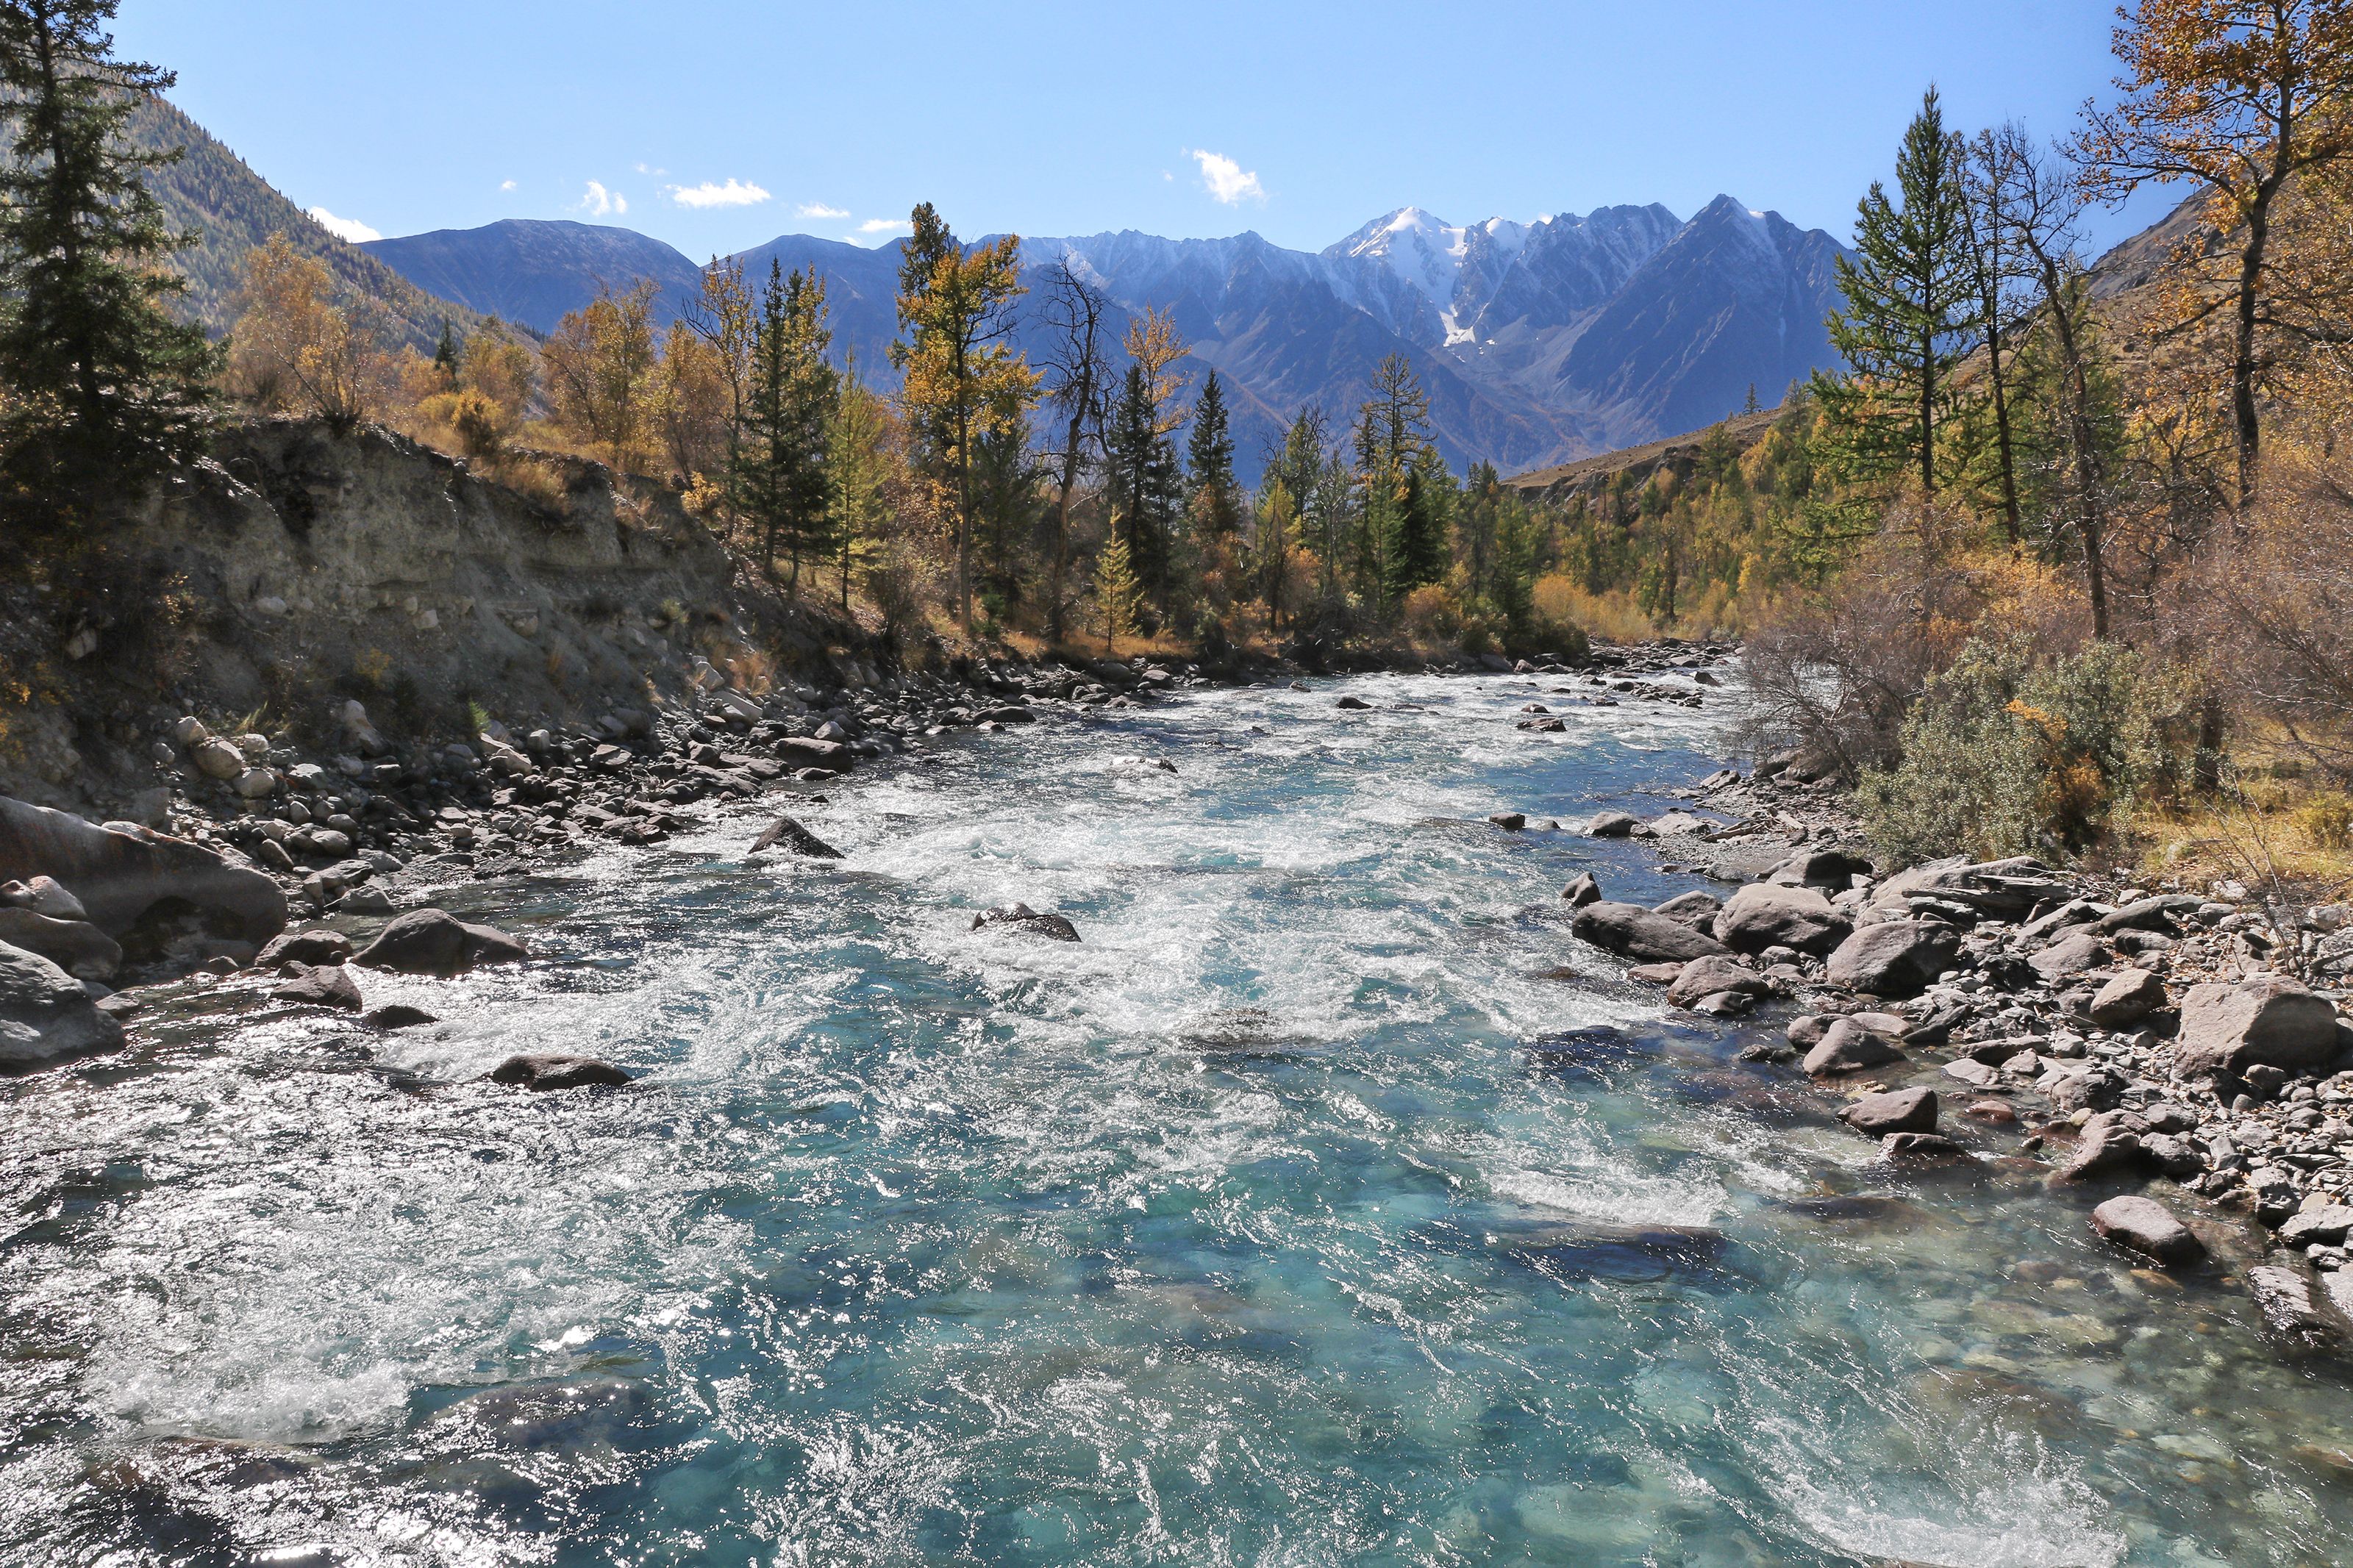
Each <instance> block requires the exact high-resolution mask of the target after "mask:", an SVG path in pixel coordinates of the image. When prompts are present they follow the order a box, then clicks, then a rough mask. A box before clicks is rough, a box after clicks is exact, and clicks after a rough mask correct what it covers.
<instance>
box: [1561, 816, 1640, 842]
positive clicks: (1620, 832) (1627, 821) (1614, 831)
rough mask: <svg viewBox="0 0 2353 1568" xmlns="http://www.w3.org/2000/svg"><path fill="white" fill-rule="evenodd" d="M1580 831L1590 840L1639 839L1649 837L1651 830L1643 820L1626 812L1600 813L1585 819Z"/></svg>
mask: <svg viewBox="0 0 2353 1568" xmlns="http://www.w3.org/2000/svg"><path fill="white" fill-rule="evenodd" d="M1578 831H1579V832H1581V833H1583V834H1584V835H1585V836H1586V837H1588V838H1637V837H1649V836H1650V831H1651V830H1650V829H1649V828H1647V827H1645V826H1642V823H1641V818H1639V817H1636V816H1629V815H1628V814H1627V813H1625V812H1622V811H1598V812H1596V813H1594V814H1593V815H1592V816H1589V817H1587V818H1586V819H1585V824H1584V826H1582V827H1581V828H1579V829H1578Z"/></svg>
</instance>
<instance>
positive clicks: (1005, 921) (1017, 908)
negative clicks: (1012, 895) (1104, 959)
mask: <svg viewBox="0 0 2353 1568" xmlns="http://www.w3.org/2000/svg"><path fill="white" fill-rule="evenodd" d="M983 926H1005V927H1007V928H1008V929H1010V930H1013V931H1027V932H1028V933H1029V934H1030V935H1031V936H1042V937H1045V938H1047V939H1048V940H1049V941H1052V942H1076V941H1078V940H1079V928H1078V927H1076V926H1074V925H1072V924H1071V922H1070V921H1069V920H1068V919H1067V918H1065V917H1063V916H1061V915H1055V914H1039V912H1038V911H1037V910H1033V909H1031V908H1030V907H1029V905H1027V904H1003V905H1000V906H998V907H997V908H996V909H993V910H984V911H982V912H981V913H979V914H976V915H975V916H973V917H972V929H973V930H975V931H978V930H980V929H981V928H982V927H983Z"/></svg>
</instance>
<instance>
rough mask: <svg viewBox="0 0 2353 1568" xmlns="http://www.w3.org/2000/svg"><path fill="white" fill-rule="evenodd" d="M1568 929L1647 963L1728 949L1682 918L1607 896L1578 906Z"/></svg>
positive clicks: (1687, 959) (1687, 958) (1582, 939)
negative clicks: (1696, 929)
mask: <svg viewBox="0 0 2353 1568" xmlns="http://www.w3.org/2000/svg"><path fill="white" fill-rule="evenodd" d="M1568 930H1569V934H1570V935H1572V936H1574V937H1576V938H1577V940H1578V941H1580V942H1591V943H1592V944H1593V945H1594V946H1596V947H1598V948H1599V949H1601V950H1602V951H1603V952H1614V953H1617V954H1618V955H1619V956H1620V957H1621V958H1631V959H1635V960H1638V961H1640V962H1641V963H1663V962H1667V961H1671V960H1672V961H1678V962H1683V963H1689V962H1690V961H1691V960H1693V959H1694V958H1706V957H1709V956H1711V955H1713V954H1715V953H1720V952H1724V950H1725V949H1724V944H1723V943H1722V942H1718V941H1716V940H1715V938H1714V937H1712V936H1709V935H1708V934H1706V933H1705V932H1704V931H1694V930H1693V929H1692V928H1691V927H1689V926H1687V925H1685V924H1683V921H1679V920H1674V919H1672V918H1671V917H1669V916H1666V915H1662V914H1660V913H1659V912H1658V911H1657V910H1646V909H1644V908H1643V907H1642V906H1641V905H1640V904H1620V903H1615V902H1612V901H1611V900H1607V899H1603V900H1597V901H1596V902H1593V903H1590V904H1587V905H1586V906H1585V907H1584V908H1582V909H1580V910H1577V918H1576V919H1575V920H1573V921H1570V922H1569V927H1568Z"/></svg>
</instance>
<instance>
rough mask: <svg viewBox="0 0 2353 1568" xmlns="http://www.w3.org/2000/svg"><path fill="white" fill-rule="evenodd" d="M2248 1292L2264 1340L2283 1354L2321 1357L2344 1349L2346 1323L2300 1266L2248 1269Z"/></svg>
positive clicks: (2276, 1265) (2266, 1265)
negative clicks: (2252, 1300) (2317, 1290)
mask: <svg viewBox="0 0 2353 1568" xmlns="http://www.w3.org/2000/svg"><path fill="white" fill-rule="evenodd" d="M2247 1290H2248V1293H2249V1294H2251V1295H2253V1297H2254V1299H2255V1310H2256V1311H2257V1313H2259V1314H2260V1315H2261V1319H2262V1323H2263V1337H2264V1338H2265V1339H2267V1340H2269V1341H2270V1342H2272V1344H2273V1346H2274V1348H2276V1349H2277V1350H2279V1351H2280V1352H2282V1353H2284V1354H2287V1355H2293V1356H2306V1355H2318V1354H2321V1353H2324V1352H2329V1351H2334V1350H2338V1349H2341V1348H2343V1346H2344V1344H2345V1340H2346V1325H2345V1321H2344V1320H2343V1319H2342V1318H2340V1317H2339V1316H2338V1315H2337V1312H2336V1311H2335V1310H2333V1309H2332V1307H2331V1306H2330V1305H2329V1303H2328V1302H2327V1299H2326V1298H2324V1297H2321V1296H2319V1295H2317V1294H2316V1292H2315V1291H2314V1289H2313V1280H2312V1276H2311V1275H2310V1274H2308V1273H2306V1271H2305V1270H2304V1269H2303V1268H2301V1267H2294V1268H2291V1267H2288V1266H2285V1265H2283V1264H2258V1265H2257V1266H2256V1267H2254V1268H2250V1269H2248V1270H2247Z"/></svg>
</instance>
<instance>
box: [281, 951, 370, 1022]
mask: <svg viewBox="0 0 2353 1568" xmlns="http://www.w3.org/2000/svg"><path fill="white" fill-rule="evenodd" d="M269 999H270V1000H271V1001H273V1002H291V1003H293V1004H294V1005H297V1006H301V1007H332V1008H334V1009H335V1010H336V1011H338V1012H343V1013H356V1012H358V1011H359V1010H360V1006H361V1003H360V988H359V986H358V984H356V983H355V982H353V979H352V976H351V972H350V971H348V970H346V969H345V968H344V967H343V965H342V964H340V963H322V964H320V965H319V966H318V967H317V968H315V969H305V970H303V971H302V972H301V973H299V974H297V975H295V976H293V977H292V978H291V979H289V980H284V981H280V983H279V984H276V985H274V986H272V987H270V991H269Z"/></svg>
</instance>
